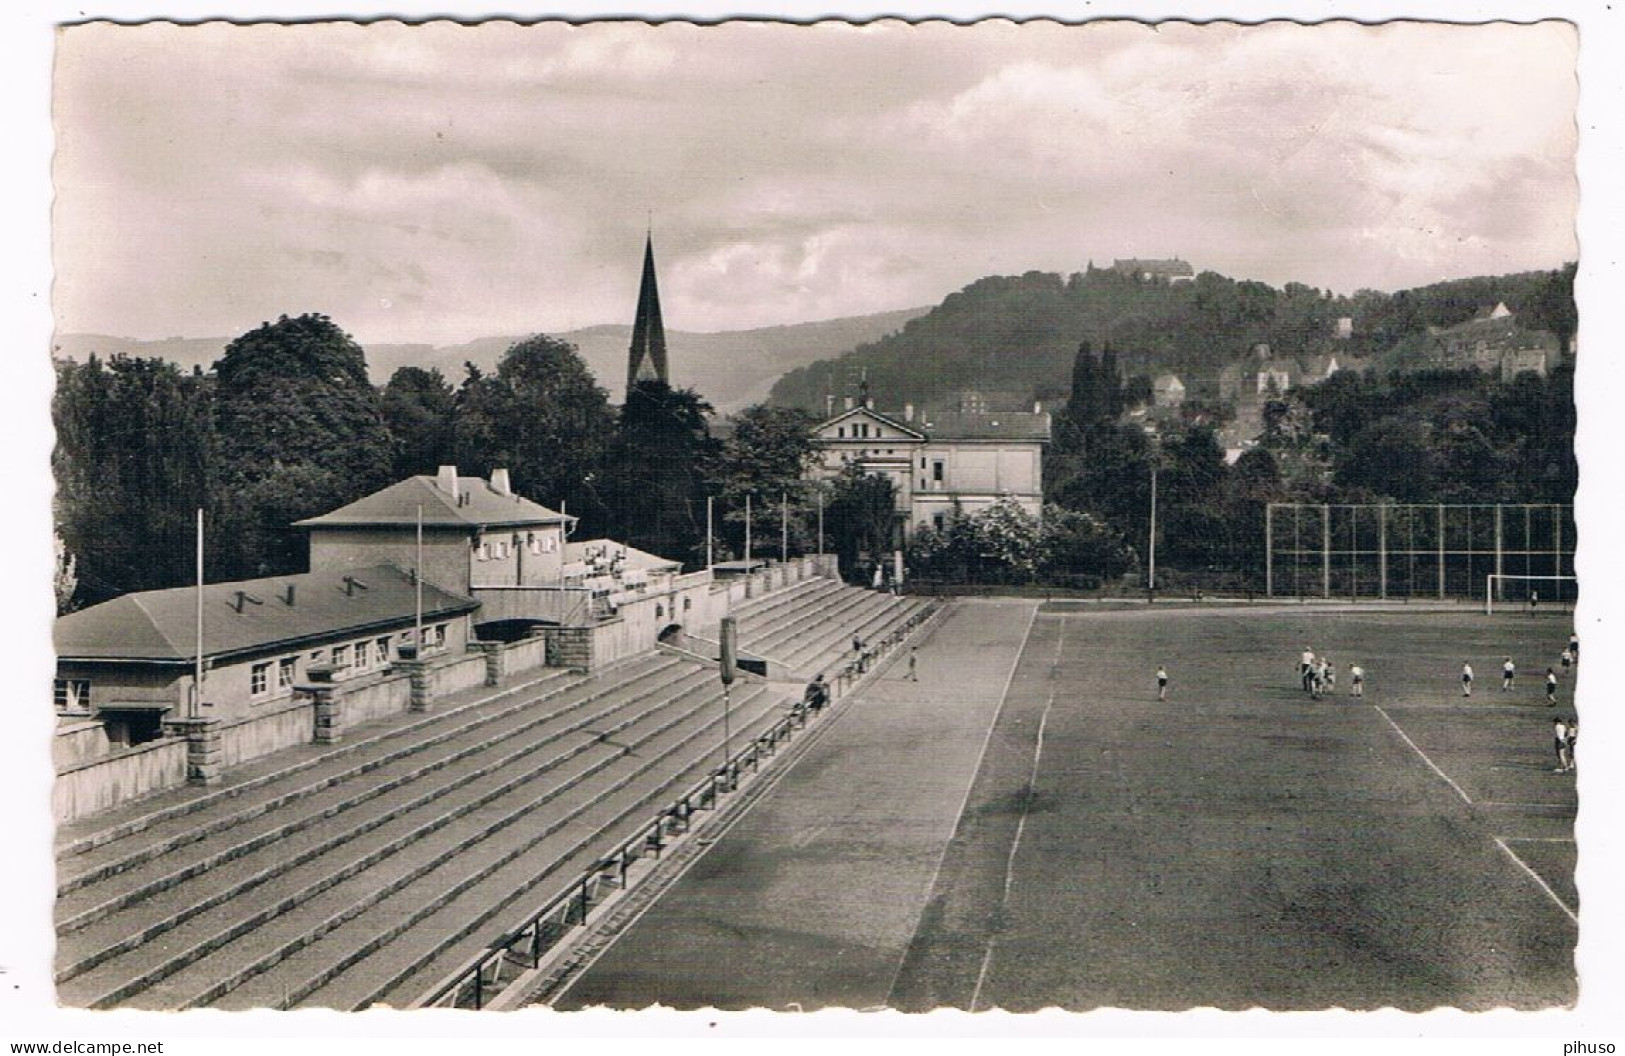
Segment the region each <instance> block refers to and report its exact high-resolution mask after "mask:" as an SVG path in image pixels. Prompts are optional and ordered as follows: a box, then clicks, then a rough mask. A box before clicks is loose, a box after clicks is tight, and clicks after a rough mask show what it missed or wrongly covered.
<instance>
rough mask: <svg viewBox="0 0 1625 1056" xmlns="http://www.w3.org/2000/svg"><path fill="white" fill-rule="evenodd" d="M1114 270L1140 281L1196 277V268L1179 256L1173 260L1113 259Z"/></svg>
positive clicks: (1173, 280)
mask: <svg viewBox="0 0 1625 1056" xmlns="http://www.w3.org/2000/svg"><path fill="white" fill-rule="evenodd" d="M1112 270H1113V271H1115V272H1117V273H1118V274H1120V275H1128V276H1130V277H1131V278H1134V279H1137V280H1138V281H1140V282H1166V283H1178V282H1191V281H1193V280H1195V278H1196V270H1195V269H1194V268H1192V267H1191V266H1190V263H1189V262H1187V261H1183V260H1180V259H1179V258H1178V257H1174V258H1173V259H1172V260H1140V259H1138V258H1135V257H1129V258H1127V259H1121V260H1114V261H1112Z"/></svg>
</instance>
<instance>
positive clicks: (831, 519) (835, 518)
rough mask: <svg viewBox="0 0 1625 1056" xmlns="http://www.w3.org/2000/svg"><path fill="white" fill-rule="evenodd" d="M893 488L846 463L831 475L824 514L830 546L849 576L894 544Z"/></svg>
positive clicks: (895, 505) (895, 540) (873, 474)
mask: <svg viewBox="0 0 1625 1056" xmlns="http://www.w3.org/2000/svg"><path fill="white" fill-rule="evenodd" d="M895 492H896V489H895V488H893V487H892V482H891V481H890V480H888V479H887V478H885V477H883V476H881V475H879V474H878V473H865V472H863V471H862V470H861V469H859V468H858V467H857V466H856V465H849V466H847V467H846V468H845V469H843V470H842V471H841V473H840V475H839V476H837V477H836V478H835V482H834V486H833V487H832V489H831V495H830V503H829V508H828V509H827V510H826V511H825V514H824V524H825V527H826V528H827V529H828V533H829V536H830V541H831V545H832V546H833V548H834V550H835V553H836V554H838V555H839V557H840V562H841V567H842V568H844V569H845V570H846V572H847V574H848V575H849V576H853V575H860V574H862V572H863V569H864V568H865V567H866V566H867V565H868V564H870V563H872V562H876V561H880V560H883V559H884V557H885V555H886V553H887V551H889V550H891V549H893V548H894V547H895V546H896V545H897V531H898V515H897V499H896V494H895Z"/></svg>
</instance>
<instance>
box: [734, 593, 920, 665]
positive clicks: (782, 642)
mask: <svg viewBox="0 0 1625 1056" xmlns="http://www.w3.org/2000/svg"><path fill="white" fill-rule="evenodd" d="M895 600H896V599H894V598H893V597H892V596H891V595H889V594H879V593H875V592H871V591H865V590H861V589H857V588H847V591H846V592H843V593H842V594H840V595H838V596H835V597H832V598H830V599H829V600H828V601H827V602H826V603H825V604H824V605H823V606H822V607H820V608H819V609H817V610H815V611H813V612H810V613H808V614H806V615H805V616H803V617H802V618H801V619H799V620H797V621H796V622H795V623H793V624H790V625H787V626H785V627H784V628H781V629H780V630H779V631H778V632H776V633H775V634H774V635H773V636H772V638H771V640H769V641H767V642H764V644H763V647H762V648H763V651H764V652H771V651H773V650H775V649H779V648H781V647H783V648H785V651H786V655H783V656H781V657H780V659H783V660H785V662H787V663H790V664H791V665H792V666H795V665H796V663H797V660H796V657H804V656H808V655H812V654H814V653H815V652H821V651H823V650H825V649H828V648H829V647H830V646H831V645H832V644H834V643H836V642H838V641H840V640H842V639H846V640H850V639H851V637H852V635H853V634H856V633H861V632H862V631H863V629H864V628H865V627H866V626H867V625H868V624H870V623H871V622H873V620H874V618H875V617H876V616H877V615H878V614H879V613H881V612H884V611H886V610H888V609H889V608H890V607H891V606H892V604H893V602H894V601H895ZM814 646H816V647H817V648H816V649H814Z"/></svg>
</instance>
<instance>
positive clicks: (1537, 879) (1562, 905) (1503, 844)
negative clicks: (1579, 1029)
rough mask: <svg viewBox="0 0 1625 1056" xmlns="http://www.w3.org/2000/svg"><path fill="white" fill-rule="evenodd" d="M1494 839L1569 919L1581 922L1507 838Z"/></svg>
mask: <svg viewBox="0 0 1625 1056" xmlns="http://www.w3.org/2000/svg"><path fill="white" fill-rule="evenodd" d="M1493 839H1494V840H1495V845H1496V846H1497V847H1499V848H1501V850H1503V851H1505V852H1506V854H1507V857H1508V858H1511V859H1512V860H1513V861H1514V862H1516V863H1517V864H1518V868H1520V869H1522V870H1523V871H1524V872H1526V873H1528V874H1529V879H1531V880H1533V881H1534V882H1535V883H1537V884H1539V885H1540V889H1541V890H1542V891H1544V892H1546V896H1547V897H1548V898H1550V899H1551V900H1552V901H1553V902H1556V903H1557V908H1558V909H1561V910H1562V911H1563V912H1564V913H1567V914H1568V915H1569V919H1570V920H1572V921H1574V923H1576V924H1578V923H1580V916H1579V914H1577V913H1575V912H1574V910H1572V909H1570V908H1569V907H1568V904H1567V903H1565V902H1564V901H1563V900H1562V899H1561V898H1558V897H1557V892H1556V891H1553V890H1552V889H1551V887H1550V886H1549V885H1548V884H1547V883H1546V881H1544V880H1542V879H1541V878H1540V874H1539V873H1537V872H1535V871H1534V870H1533V869H1531V868H1529V866H1528V864H1526V863H1525V862H1524V860H1523V859H1522V858H1519V857H1518V855H1517V853H1516V852H1515V851H1513V849H1512V848H1511V847H1508V846H1507V844H1506V840H1504V839H1502V838H1501V837H1499V836H1495V837H1493Z"/></svg>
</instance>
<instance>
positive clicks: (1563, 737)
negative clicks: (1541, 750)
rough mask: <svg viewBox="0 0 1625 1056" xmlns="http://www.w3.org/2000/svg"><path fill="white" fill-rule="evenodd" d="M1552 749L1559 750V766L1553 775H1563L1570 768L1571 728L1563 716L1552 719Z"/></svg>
mask: <svg viewBox="0 0 1625 1056" xmlns="http://www.w3.org/2000/svg"><path fill="white" fill-rule="evenodd" d="M1552 747H1553V748H1555V749H1556V750H1557V766H1556V767H1554V768H1553V769H1552V773H1554V774H1561V773H1563V772H1564V771H1566V770H1568V768H1569V758H1568V755H1569V728H1568V725H1567V724H1566V723H1564V721H1563V716H1561V715H1556V716H1553V717H1552Z"/></svg>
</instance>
